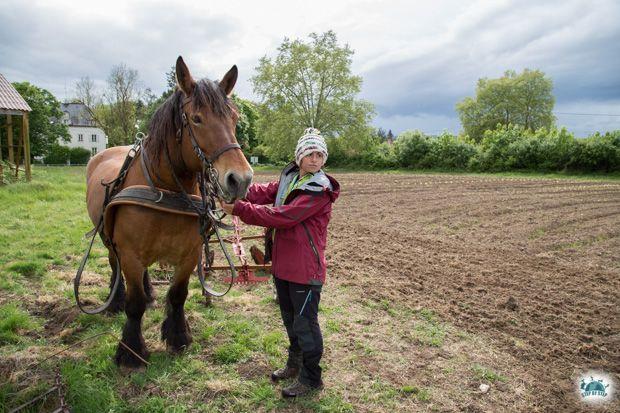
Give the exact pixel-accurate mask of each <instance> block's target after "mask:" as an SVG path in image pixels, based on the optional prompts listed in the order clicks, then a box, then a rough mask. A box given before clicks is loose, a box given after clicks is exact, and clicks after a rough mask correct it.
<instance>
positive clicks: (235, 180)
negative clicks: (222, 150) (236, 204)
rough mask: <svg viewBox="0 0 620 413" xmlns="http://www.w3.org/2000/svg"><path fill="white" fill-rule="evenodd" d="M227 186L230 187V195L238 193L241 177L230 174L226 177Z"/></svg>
mask: <svg viewBox="0 0 620 413" xmlns="http://www.w3.org/2000/svg"><path fill="white" fill-rule="evenodd" d="M226 185H227V186H228V190H229V191H230V193H232V194H236V193H237V189H238V188H239V177H238V176H237V174H236V173H234V172H230V173H228V176H227V177H226Z"/></svg>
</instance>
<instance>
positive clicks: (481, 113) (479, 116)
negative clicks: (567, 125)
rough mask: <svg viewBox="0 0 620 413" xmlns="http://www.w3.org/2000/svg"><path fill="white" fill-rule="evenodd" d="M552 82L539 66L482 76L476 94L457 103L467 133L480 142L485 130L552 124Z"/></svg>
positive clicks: (527, 128) (533, 128)
mask: <svg viewBox="0 0 620 413" xmlns="http://www.w3.org/2000/svg"><path fill="white" fill-rule="evenodd" d="M552 91H553V82H552V81H551V79H550V78H548V77H546V76H545V74H544V73H543V72H541V71H540V70H529V69H525V70H524V71H523V72H522V73H521V74H519V75H518V74H517V73H516V72H515V71H512V70H509V71H506V72H505V73H504V76H502V77H500V78H498V79H487V78H483V79H479V80H478V85H477V87H476V97H475V98H471V97H467V98H465V99H463V100H462V101H461V102H459V103H458V104H457V105H456V109H457V111H458V112H459V117H460V118H461V124H462V125H463V129H464V131H465V133H466V134H467V135H469V137H470V138H471V139H473V140H474V141H476V142H480V141H481V140H482V137H483V135H484V132H485V131H486V130H494V129H495V128H496V127H497V126H498V125H504V126H507V125H511V124H512V125H518V126H522V127H523V128H524V129H526V130H536V129H539V128H541V127H544V128H551V127H552V126H553V125H554V123H555V117H554V116H553V113H552V111H553V106H554V104H555V98H554V97H553V94H552Z"/></svg>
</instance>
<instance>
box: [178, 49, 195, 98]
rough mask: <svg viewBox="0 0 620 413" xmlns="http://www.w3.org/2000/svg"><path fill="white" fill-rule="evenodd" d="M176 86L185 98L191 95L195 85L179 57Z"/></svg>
mask: <svg viewBox="0 0 620 413" xmlns="http://www.w3.org/2000/svg"><path fill="white" fill-rule="evenodd" d="M177 84H178V85H179V88H180V89H181V90H182V91H183V93H185V95H186V96H190V95H191V94H192V92H193V91H194V85H195V84H196V82H194V79H193V78H192V75H191V73H189V69H188V68H187V65H186V64H185V62H184V61H183V58H182V57H181V56H179V58H178V59H177Z"/></svg>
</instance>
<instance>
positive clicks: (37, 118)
mask: <svg viewBox="0 0 620 413" xmlns="http://www.w3.org/2000/svg"><path fill="white" fill-rule="evenodd" d="M13 86H14V87H15V89H16V90H17V91H18V92H19V94H20V95H22V97H23V98H24V100H25V101H26V102H28V105H30V108H31V109H32V112H30V114H29V115H28V121H29V129H30V154H31V156H45V155H47V153H48V151H49V150H50V148H51V147H52V146H53V145H54V144H56V143H57V142H58V141H59V140H60V141H62V142H68V141H69V140H70V139H71V136H70V135H69V131H68V129H67V126H66V125H65V124H64V123H63V122H62V117H63V113H62V110H61V109H60V102H59V101H58V100H57V99H56V98H55V97H54V95H52V94H51V93H50V92H49V91H47V90H46V89H42V88H39V87H37V86H35V85H33V84H30V83H29V82H20V83H13ZM17 118H19V117H17V116H16V117H14V119H17ZM20 133H21V123H17V125H16V126H15V129H14V134H15V136H20V135H19V134H20Z"/></svg>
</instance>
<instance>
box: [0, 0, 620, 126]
mask: <svg viewBox="0 0 620 413" xmlns="http://www.w3.org/2000/svg"><path fill="white" fill-rule="evenodd" d="M330 29H331V30H334V31H335V32H336V34H337V35H338V40H339V42H340V43H341V44H344V43H347V44H349V46H350V47H351V48H352V49H353V50H354V51H355V55H354V56H353V67H352V69H353V72H354V73H355V74H357V75H360V76H362V78H363V80H364V84H363V88H362V93H361V97H362V98H364V99H367V100H369V101H371V102H372V103H374V104H375V107H376V112H377V116H376V118H375V120H374V124H375V125H376V126H380V127H383V128H385V129H392V130H393V131H394V132H396V133H399V132H402V131H404V130H407V129H420V130H423V131H424V132H427V133H431V134H435V133H440V132H441V131H443V130H448V131H451V132H458V131H459V130H460V123H459V120H458V116H457V113H456V111H455V109H454V108H455V104H456V103H457V102H458V101H460V100H461V99H463V98H464V97H466V96H473V95H474V93H475V85H476V81H477V80H478V79H479V78H481V77H491V78H493V77H499V76H501V75H502V73H503V72H504V71H505V70H507V69H513V70H516V71H518V72H520V71H522V70H523V69H524V68H530V69H540V70H542V71H543V72H545V73H546V74H547V75H548V76H550V77H551V78H552V79H553V83H554V94H555V97H556V106H555V111H556V116H557V119H558V125H560V126H566V127H568V129H569V130H571V131H573V132H575V133H576V134H577V135H578V136H585V135H587V134H589V133H592V132H593V131H607V130H613V129H620V1H618V0H600V1H596V0H588V1H586V0H563V1H542V0H537V1H516V0H505V1H440V0H434V1H424V2H421V1H412V0H408V1H398V0H391V1H376V0H355V1H339V0H330V1H323V0H312V1H308V0H306V1H295V0H289V1H264V0H263V1H236V0H226V1H218V2H210V1H196V2H192V1H184V2H173V1H165V0H164V1H114V0H108V1H105V2H89V1H81V2H76V1H23V0H20V1H13V0H2V2H1V3H0V73H2V74H3V75H4V76H5V77H6V78H7V79H8V80H9V81H11V82H15V81H29V82H31V83H33V84H35V85H37V86H40V87H43V88H46V89H48V90H50V91H51V92H52V93H53V94H54V95H56V97H57V98H59V99H61V100H63V99H65V98H70V97H72V96H73V95H74V84H75V82H76V81H77V80H78V79H79V78H80V77H83V76H89V77H90V78H91V79H93V80H95V82H96V83H97V85H98V87H99V88H103V86H104V84H105V79H106V78H107V76H108V74H109V72H110V69H111V68H112V66H114V65H116V64H119V63H121V62H122V63H125V64H127V65H128V66H129V67H131V68H134V69H137V70H138V72H139V76H140V79H141V81H142V85H143V86H144V87H149V88H151V89H152V90H153V91H154V92H155V93H157V94H159V93H161V92H162V91H163V90H164V89H165V86H166V81H165V76H164V73H165V72H166V71H168V70H169V69H170V67H171V66H172V65H173V64H174V62H175V60H176V58H177V56H178V55H182V56H183V58H184V59H185V62H186V63H187V64H188V66H189V68H190V70H191V71H192V73H193V74H194V77H196V78H199V77H205V76H206V77H210V78H213V79H217V78H220V77H221V76H222V75H223V74H224V73H225V72H226V71H227V70H228V69H229V68H230V67H231V66H232V65H233V64H236V65H237V66H238V67H239V71H240V77H239V81H238V83H237V87H236V92H237V94H239V95H240V96H241V97H245V98H249V99H256V96H254V95H253V92H252V86H251V84H250V82H249V79H250V78H251V77H252V75H253V73H254V68H255V67H256V66H257V63H258V59H259V58H260V57H262V56H265V55H267V56H274V55H275V54H276V49H277V47H278V45H279V44H280V43H281V42H282V40H283V39H284V38H285V37H289V38H303V39H307V35H308V34H309V33H311V32H324V31H327V30H330ZM591 115H597V116H591ZM603 115H616V116H603Z"/></svg>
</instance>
